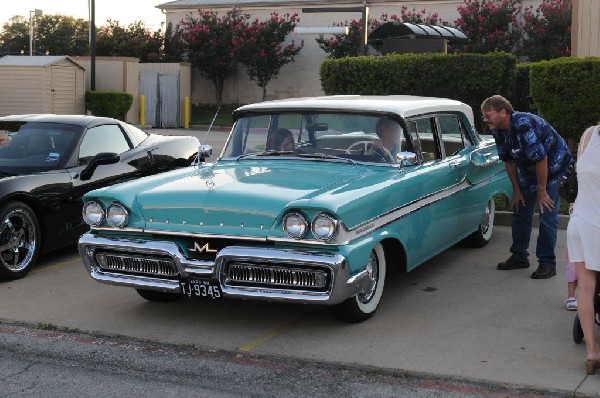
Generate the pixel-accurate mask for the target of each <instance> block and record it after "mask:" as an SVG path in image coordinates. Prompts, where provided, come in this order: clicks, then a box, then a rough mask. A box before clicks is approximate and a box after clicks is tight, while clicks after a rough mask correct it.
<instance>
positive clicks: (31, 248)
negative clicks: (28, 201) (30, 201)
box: [0, 202, 40, 279]
mask: <svg viewBox="0 0 600 398" xmlns="http://www.w3.org/2000/svg"><path fill="white" fill-rule="evenodd" d="M39 246H40V232H39V226H38V222H37V219H36V217H35V214H34V213H33V211H32V210H31V209H30V208H29V206H27V205H25V204H23V203H18V202H12V203H9V204H7V205H6V206H5V207H4V209H2V211H1V212H0V277H2V278H3V279H18V278H22V277H23V276H25V275H26V274H27V273H28V272H29V270H30V268H31V266H32V265H33V264H34V262H35V259H36V257H37V254H38V251H39Z"/></svg>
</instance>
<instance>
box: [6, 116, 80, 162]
mask: <svg viewBox="0 0 600 398" xmlns="http://www.w3.org/2000/svg"><path fill="white" fill-rule="evenodd" d="M82 129H83V128H82V127H79V126H73V125H68V124H60V123H41V122H31V123H29V122H15V121H10V122H6V121H4V122H1V123H0V172H1V173H3V174H23V173H30V172H35V171H46V170H55V169H59V168H64V167H65V164H66V162H67V160H68V158H69V155H70V154H71V153H72V152H73V147H74V145H75V143H76V141H77V140H76V138H77V136H78V135H79V132H80V131H81V130H82Z"/></svg>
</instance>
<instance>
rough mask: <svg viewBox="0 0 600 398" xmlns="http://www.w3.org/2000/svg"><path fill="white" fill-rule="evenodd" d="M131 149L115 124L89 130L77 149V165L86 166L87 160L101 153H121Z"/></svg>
mask: <svg viewBox="0 0 600 398" xmlns="http://www.w3.org/2000/svg"><path fill="white" fill-rule="evenodd" d="M129 149H131V145H130V144H129V141H128V140H127V138H126V137H125V134H124V133H123V131H122V130H121V128H120V127H119V126H117V125H115V124H105V125H102V126H97V127H93V128H91V129H89V130H88V131H87V132H86V133H85V137H83V141H82V142H81V145H80V147H79V163H80V164H87V162H88V161H89V159H91V158H93V157H94V156H96V155H97V154H99V153H102V152H116V153H123V152H125V151H128V150H129Z"/></svg>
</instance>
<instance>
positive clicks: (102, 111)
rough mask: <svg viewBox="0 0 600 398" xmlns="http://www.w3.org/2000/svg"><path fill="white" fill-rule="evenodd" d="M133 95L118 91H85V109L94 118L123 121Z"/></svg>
mask: <svg viewBox="0 0 600 398" xmlns="http://www.w3.org/2000/svg"><path fill="white" fill-rule="evenodd" d="M132 103H133V95H132V94H131V93H125V92H118V91H86V93H85V107H86V109H87V110H89V111H91V112H92V114H93V115H95V116H105V117H112V118H114V119H119V120H125V115H127V112H128V111H129V108H131V104H132Z"/></svg>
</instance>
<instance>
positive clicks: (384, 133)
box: [224, 111, 412, 164]
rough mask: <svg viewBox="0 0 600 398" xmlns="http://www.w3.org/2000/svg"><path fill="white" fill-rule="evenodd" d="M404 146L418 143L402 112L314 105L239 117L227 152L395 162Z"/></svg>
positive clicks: (254, 156) (230, 154) (241, 158)
mask: <svg viewBox="0 0 600 398" xmlns="http://www.w3.org/2000/svg"><path fill="white" fill-rule="evenodd" d="M403 151H412V145H411V144H410V140H407V139H406V136H405V132H404V131H403V129H402V127H401V125H400V123H399V117H398V116H394V115H373V114H358V113H339V112H314V111H310V112H282V113H271V114H262V115H254V114H252V115H249V116H243V117H241V118H239V119H238V120H237V121H236V123H235V126H234V129H233V132H232V135H231V137H230V138H229V141H228V143H227V146H226V148H225V151H224V157H225V158H235V159H236V160H238V161H244V160H247V159H259V158H260V159H265V158H275V157H276V158H282V159H283V158H288V159H289V158H290V157H291V158H295V159H303V160H307V159H310V160H320V161H333V162H335V161H344V162H347V161H348V159H349V160H352V161H355V162H369V163H381V164H391V163H396V161H397V155H398V154H399V153H401V152H403Z"/></svg>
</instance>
